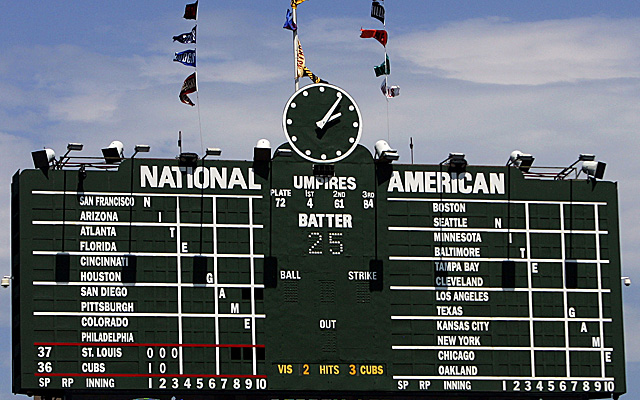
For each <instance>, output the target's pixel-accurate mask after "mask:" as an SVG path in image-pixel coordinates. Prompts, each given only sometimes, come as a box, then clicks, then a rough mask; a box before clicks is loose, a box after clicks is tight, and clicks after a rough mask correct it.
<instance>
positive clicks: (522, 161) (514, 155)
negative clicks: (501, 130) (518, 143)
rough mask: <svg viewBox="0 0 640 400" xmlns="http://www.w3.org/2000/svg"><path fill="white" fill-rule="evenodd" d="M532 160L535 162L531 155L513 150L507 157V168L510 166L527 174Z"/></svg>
mask: <svg viewBox="0 0 640 400" xmlns="http://www.w3.org/2000/svg"><path fill="white" fill-rule="evenodd" d="M533 160H535V157H534V156H532V155H531V154H525V153H523V152H521V151H520V150H514V151H512V152H511V155H510V156H509V161H507V166H509V165H512V166H514V167H516V168H518V169H519V170H520V171H522V172H529V169H531V165H533Z"/></svg>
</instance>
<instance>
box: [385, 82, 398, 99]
mask: <svg viewBox="0 0 640 400" xmlns="http://www.w3.org/2000/svg"><path fill="white" fill-rule="evenodd" d="M380 90H381V91H382V94H383V95H385V96H386V97H388V98H391V97H397V96H400V86H387V80H386V79H385V80H383V81H382V85H380Z"/></svg>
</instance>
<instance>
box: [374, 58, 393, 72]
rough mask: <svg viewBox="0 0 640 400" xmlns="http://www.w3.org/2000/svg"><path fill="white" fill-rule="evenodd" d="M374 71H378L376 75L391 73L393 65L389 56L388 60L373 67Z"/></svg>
mask: <svg viewBox="0 0 640 400" xmlns="http://www.w3.org/2000/svg"><path fill="white" fill-rule="evenodd" d="M373 71H374V72H375V73H376V76H380V75H389V74H390V73H391V65H390V64H389V56H386V60H385V61H384V62H383V63H382V64H380V65H376V66H375V67H373Z"/></svg>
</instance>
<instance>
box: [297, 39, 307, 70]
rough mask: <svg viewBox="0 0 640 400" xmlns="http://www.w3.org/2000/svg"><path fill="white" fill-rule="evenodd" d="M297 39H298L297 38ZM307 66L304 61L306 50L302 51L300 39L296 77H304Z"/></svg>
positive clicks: (298, 41)
mask: <svg viewBox="0 0 640 400" xmlns="http://www.w3.org/2000/svg"><path fill="white" fill-rule="evenodd" d="M296 40H297V39H296ZM306 68H307V67H306V66H305V63H304V52H303V51H302V44H300V40H297V46H296V78H302V77H303V76H305V75H304V70H305V69H306Z"/></svg>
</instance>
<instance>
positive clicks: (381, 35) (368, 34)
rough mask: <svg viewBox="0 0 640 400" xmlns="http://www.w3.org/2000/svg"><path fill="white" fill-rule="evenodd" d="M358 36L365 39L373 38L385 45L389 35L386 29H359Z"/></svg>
mask: <svg viewBox="0 0 640 400" xmlns="http://www.w3.org/2000/svg"><path fill="white" fill-rule="evenodd" d="M360 37H361V38H365V39H366V38H374V39H375V40H377V41H378V42H380V44H382V45H383V46H385V47H386V46H387V39H388V38H389V35H388V34H387V31H385V30H383V29H360Z"/></svg>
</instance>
